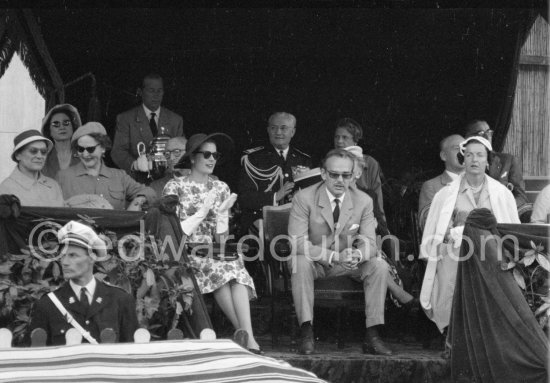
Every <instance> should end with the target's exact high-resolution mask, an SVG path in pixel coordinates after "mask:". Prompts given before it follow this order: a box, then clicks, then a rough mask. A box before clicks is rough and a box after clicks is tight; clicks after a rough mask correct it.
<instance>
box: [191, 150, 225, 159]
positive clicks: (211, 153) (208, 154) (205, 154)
mask: <svg viewBox="0 0 550 383" xmlns="http://www.w3.org/2000/svg"><path fill="white" fill-rule="evenodd" d="M195 153H202V155H203V156H204V158H205V159H209V158H210V156H212V157H214V159H215V160H216V161H217V160H218V159H219V158H220V157H221V155H222V154H221V153H220V152H210V151H208V150H204V151H198V152H195Z"/></svg>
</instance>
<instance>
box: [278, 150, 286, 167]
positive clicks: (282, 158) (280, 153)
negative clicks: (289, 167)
mask: <svg viewBox="0 0 550 383" xmlns="http://www.w3.org/2000/svg"><path fill="white" fill-rule="evenodd" d="M279 157H281V161H283V164H284V163H285V154H284V152H283V151H282V150H279Z"/></svg>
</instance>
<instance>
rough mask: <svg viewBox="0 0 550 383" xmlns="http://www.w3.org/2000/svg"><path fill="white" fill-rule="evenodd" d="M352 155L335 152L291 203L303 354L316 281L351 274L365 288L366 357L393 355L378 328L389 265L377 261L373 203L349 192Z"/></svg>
mask: <svg viewBox="0 0 550 383" xmlns="http://www.w3.org/2000/svg"><path fill="white" fill-rule="evenodd" d="M353 165H354V157H353V154H351V153H350V152H348V151H346V150H344V149H333V150H331V151H330V152H329V153H328V154H327V156H326V157H325V160H324V163H323V168H322V169H321V177H322V179H323V181H322V182H320V183H317V184H315V185H312V186H310V187H308V188H305V189H302V190H300V191H299V192H297V193H296V195H295V196H294V198H293V200H292V210H291V212H290V219H289V223H288V234H289V235H290V237H291V241H292V247H293V254H292V257H291V260H290V263H291V265H290V266H291V273H292V276H291V280H292V296H293V299H294V306H295V308H296V315H297V317H298V322H299V324H300V329H301V344H300V352H301V353H302V354H311V353H313V352H314V349H315V345H314V340H313V327H312V323H313V297H314V291H313V288H314V280H315V279H317V278H326V277H333V276H341V275H348V276H350V277H352V278H354V279H356V280H358V281H361V282H362V283H363V289H364V291H365V315H366V327H367V330H366V334H365V341H364V343H363V352H364V353H373V354H381V355H391V354H392V352H391V350H389V349H388V348H387V347H386V346H385V344H384V342H383V341H382V340H381V339H380V337H379V335H378V331H377V326H379V325H382V324H384V303H385V299H386V292H387V287H388V278H389V272H388V265H387V263H386V262H385V261H383V260H382V259H379V258H378V257H377V246H376V237H375V227H376V220H375V219H374V214H373V210H372V209H373V202H372V199H371V198H370V197H369V196H368V195H367V194H365V193H363V192H362V191H360V190H358V189H356V188H350V183H351V180H352V177H353Z"/></svg>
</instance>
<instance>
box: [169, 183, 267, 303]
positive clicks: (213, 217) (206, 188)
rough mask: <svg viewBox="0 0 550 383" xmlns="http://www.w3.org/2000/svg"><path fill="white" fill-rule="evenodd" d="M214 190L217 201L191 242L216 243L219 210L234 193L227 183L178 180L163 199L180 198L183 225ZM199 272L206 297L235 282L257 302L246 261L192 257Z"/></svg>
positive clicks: (192, 263) (195, 269)
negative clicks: (245, 288)
mask: <svg viewBox="0 0 550 383" xmlns="http://www.w3.org/2000/svg"><path fill="white" fill-rule="evenodd" d="M210 190H215V193H216V199H215V201H214V205H213V207H212V208H211V209H210V211H209V212H208V214H207V215H206V218H205V219H204V220H203V221H202V222H201V223H200V224H199V226H198V227H197V229H196V230H195V231H194V232H193V234H191V235H190V236H189V237H188V238H187V241H188V242H198V243H212V242H213V238H214V235H215V234H216V222H217V213H216V212H217V210H218V208H219V207H220V205H221V203H222V202H223V201H225V200H226V199H227V198H229V195H230V194H231V193H230V190H229V186H227V184H226V183H224V182H222V181H218V180H214V179H212V178H208V182H207V183H205V184H202V183H197V182H194V181H191V180H190V179H189V177H188V176H184V177H176V178H173V179H171V180H170V181H168V183H167V184H166V186H165V187H164V190H163V192H162V195H163V196H166V195H177V196H178V198H179V209H178V215H179V218H180V221H184V220H185V219H187V218H188V217H190V216H192V215H193V214H195V213H196V212H197V210H198V208H200V207H201V206H202V205H203V203H204V200H205V199H206V197H207V195H208V193H209V192H210ZM189 258H190V261H191V265H192V267H193V269H194V271H195V278H196V279H197V283H198V284H199V288H200V290H201V293H202V294H206V293H211V292H213V291H215V290H217V289H219V288H220V287H222V286H223V285H225V284H226V283H228V282H230V281H232V280H234V281H236V282H237V283H239V284H241V285H245V286H247V287H248V296H249V299H251V298H256V289H255V287H254V282H253V280H252V278H251V277H250V275H249V274H248V272H247V271H246V269H245V267H244V262H243V260H242V258H240V257H239V259H237V260H235V261H221V260H216V259H213V258H211V257H199V256H196V255H194V254H190V255H189Z"/></svg>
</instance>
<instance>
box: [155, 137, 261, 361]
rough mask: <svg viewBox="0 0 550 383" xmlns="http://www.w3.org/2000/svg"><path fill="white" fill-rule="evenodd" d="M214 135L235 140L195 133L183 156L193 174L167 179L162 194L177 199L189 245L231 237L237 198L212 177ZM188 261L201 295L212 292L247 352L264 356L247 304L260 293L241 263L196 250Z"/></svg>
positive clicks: (214, 151) (216, 153)
mask: <svg viewBox="0 0 550 383" xmlns="http://www.w3.org/2000/svg"><path fill="white" fill-rule="evenodd" d="M214 137H218V138H220V137H225V138H226V139H229V140H231V138H230V137H229V136H227V135H225V134H223V133H213V134H211V135H208V136H207V135H206V134H195V135H194V136H192V137H190V138H189V140H188V141H187V144H186V149H185V152H186V153H185V156H186V157H187V158H188V159H189V160H190V162H191V173H190V174H189V175H186V176H183V177H175V178H173V179H171V180H170V181H168V183H167V184H166V186H165V187H164V190H163V193H162V195H163V197H165V196H169V195H176V196H177V197H178V199H179V212H178V214H179V218H180V221H181V226H182V229H183V232H184V233H185V235H187V241H188V242H199V243H212V242H219V238H220V237H221V236H223V235H226V234H227V233H228V222H229V210H230V208H231V206H232V205H233V204H234V203H235V201H236V199H237V195H236V194H231V192H230V190H229V187H228V186H227V184H226V183H224V182H222V181H219V180H214V179H213V178H212V177H211V175H212V172H213V171H214V167H215V166H216V161H217V160H218V158H219V155H220V153H218V152H217V147H216V143H215V141H214V140H213V138H214ZM189 258H190V261H191V263H192V266H193V269H194V271H195V277H196V279H197V283H198V284H199V288H200V290H201V293H202V294H207V293H214V298H215V299H216V302H217V303H218V305H219V306H220V308H221V309H222V311H223V312H224V314H225V315H226V316H227V317H228V318H229V320H230V321H231V323H232V324H233V326H234V327H235V328H236V329H244V330H245V331H246V333H247V334H248V341H247V348H248V349H249V350H250V351H251V352H254V353H258V354H259V353H262V351H261V350H260V347H259V345H258V343H257V342H256V340H255V339H254V335H253V332H252V322H251V319H250V303H249V300H250V299H252V298H255V297H256V290H255V288H254V282H253V281H252V278H251V277H250V275H249V274H248V272H247V271H246V269H245V266H244V262H243V260H242V259H241V258H238V259H237V260H219V259H214V258H213V257H211V256H206V257H201V256H199V255H197V254H196V253H195V252H191V254H190V256H189Z"/></svg>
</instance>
